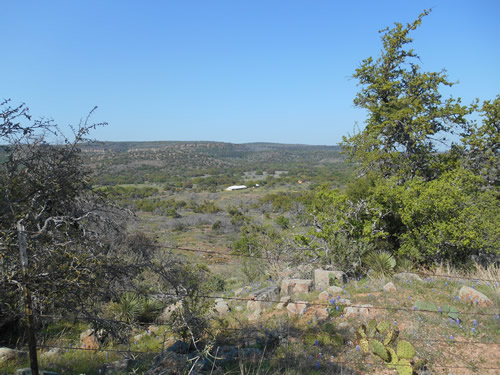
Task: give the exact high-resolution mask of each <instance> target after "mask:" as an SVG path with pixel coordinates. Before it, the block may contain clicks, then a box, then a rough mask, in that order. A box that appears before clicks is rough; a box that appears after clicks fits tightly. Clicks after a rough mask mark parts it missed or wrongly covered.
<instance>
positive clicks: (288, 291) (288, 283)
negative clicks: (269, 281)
mask: <svg viewBox="0 0 500 375" xmlns="http://www.w3.org/2000/svg"><path fill="white" fill-rule="evenodd" d="M312 285H313V281H312V280H309V279H285V280H283V281H282V282H281V295H282V296H289V295H297V294H301V293H308V292H309V291H310V290H311V287H312Z"/></svg>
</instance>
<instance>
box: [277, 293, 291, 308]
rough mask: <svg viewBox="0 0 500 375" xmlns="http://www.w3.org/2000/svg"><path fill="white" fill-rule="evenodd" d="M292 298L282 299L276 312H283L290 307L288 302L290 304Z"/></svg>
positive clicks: (285, 297)
mask: <svg viewBox="0 0 500 375" xmlns="http://www.w3.org/2000/svg"><path fill="white" fill-rule="evenodd" d="M290 300H291V298H290V296H284V297H281V298H280V302H279V303H278V305H277V306H276V310H282V309H284V308H285V307H286V305H288V302H290Z"/></svg>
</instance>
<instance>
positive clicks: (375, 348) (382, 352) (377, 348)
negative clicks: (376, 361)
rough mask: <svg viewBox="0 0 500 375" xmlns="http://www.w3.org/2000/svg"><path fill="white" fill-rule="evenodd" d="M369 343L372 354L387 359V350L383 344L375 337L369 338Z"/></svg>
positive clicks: (386, 360)
mask: <svg viewBox="0 0 500 375" xmlns="http://www.w3.org/2000/svg"><path fill="white" fill-rule="evenodd" d="M369 344H370V349H371V351H372V353H373V354H375V355H378V356H379V357H380V358H382V359H383V360H384V361H385V362H388V361H389V352H388V351H387V349H386V348H385V346H384V344H382V343H381V342H380V341H378V340H375V339H372V340H370V342H369Z"/></svg>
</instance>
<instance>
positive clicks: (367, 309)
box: [344, 304, 373, 318]
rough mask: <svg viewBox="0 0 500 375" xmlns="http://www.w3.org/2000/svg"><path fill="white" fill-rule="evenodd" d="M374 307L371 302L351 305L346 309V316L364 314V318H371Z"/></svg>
mask: <svg viewBox="0 0 500 375" xmlns="http://www.w3.org/2000/svg"><path fill="white" fill-rule="evenodd" d="M372 308H373V306H372V305H369V304H366V305H356V306H349V307H347V308H346V309H345V310H344V316H345V317H346V318H348V317H350V316H362V317H364V318H369V317H370V314H371V313H372Z"/></svg>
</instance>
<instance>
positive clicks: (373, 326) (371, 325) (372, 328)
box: [366, 319, 377, 338]
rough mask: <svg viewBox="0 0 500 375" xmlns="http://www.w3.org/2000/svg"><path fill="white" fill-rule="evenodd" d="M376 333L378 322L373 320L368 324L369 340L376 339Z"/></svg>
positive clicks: (367, 333)
mask: <svg viewBox="0 0 500 375" xmlns="http://www.w3.org/2000/svg"><path fill="white" fill-rule="evenodd" d="M375 333H377V321H376V320H375V319H372V320H370V321H369V322H368V327H367V328H366V335H367V336H368V337H369V338H373V337H375Z"/></svg>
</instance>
